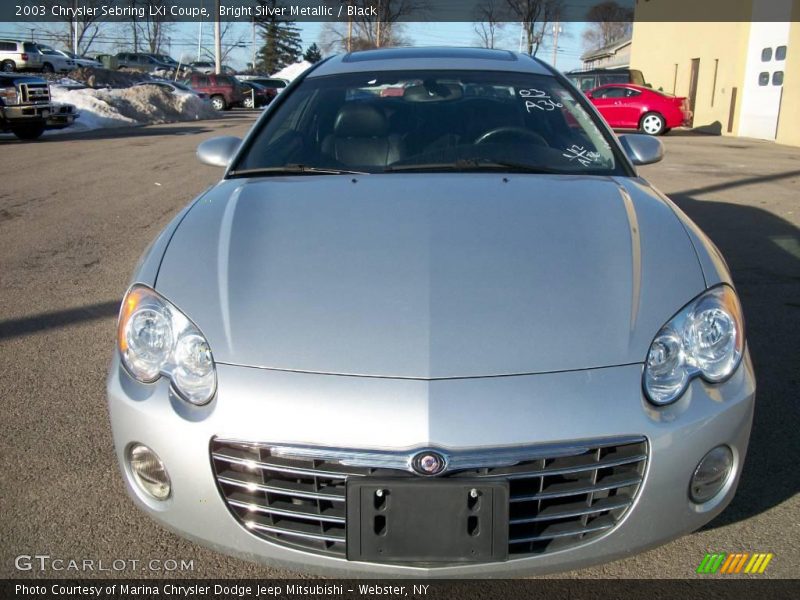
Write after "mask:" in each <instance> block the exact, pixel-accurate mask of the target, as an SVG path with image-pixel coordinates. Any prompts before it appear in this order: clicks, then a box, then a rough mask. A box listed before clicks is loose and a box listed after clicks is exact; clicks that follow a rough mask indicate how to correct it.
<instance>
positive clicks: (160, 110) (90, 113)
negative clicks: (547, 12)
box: [50, 85, 219, 131]
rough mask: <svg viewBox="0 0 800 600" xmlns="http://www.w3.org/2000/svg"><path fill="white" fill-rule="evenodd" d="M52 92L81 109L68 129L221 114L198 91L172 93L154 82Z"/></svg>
mask: <svg viewBox="0 0 800 600" xmlns="http://www.w3.org/2000/svg"><path fill="white" fill-rule="evenodd" d="M50 95H51V98H52V99H53V101H54V102H60V103H66V104H72V105H74V106H75V107H76V108H77V109H78V111H79V112H80V118H78V119H77V120H76V121H75V123H74V125H72V126H71V127H69V128H67V129H65V130H64V131H81V130H86V129H98V128H101V127H126V126H132V125H151V124H154V123H167V122H171V121H196V120H199V119H214V118H217V117H218V116H219V114H218V113H217V111H215V110H214V109H213V108H211V106H210V105H209V104H208V103H207V102H205V101H204V100H201V99H200V98H199V97H197V96H196V95H194V94H189V93H186V94H182V93H176V94H170V93H169V92H166V91H164V90H162V89H161V88H159V87H156V86H151V85H144V86H135V87H131V88H125V89H121V90H93V89H83V90H68V89H65V88H63V87H60V86H52V87H51V90H50Z"/></svg>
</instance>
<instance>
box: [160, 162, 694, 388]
mask: <svg viewBox="0 0 800 600" xmlns="http://www.w3.org/2000/svg"><path fill="white" fill-rule="evenodd" d="M156 287H157V289H158V290H159V291H160V292H161V293H162V294H164V295H165V296H166V297H167V298H168V299H170V300H171V301H172V302H174V303H175V304H176V305H177V306H178V307H179V308H181V309H182V310H183V311H184V312H185V313H186V314H187V315H188V316H189V317H190V318H191V319H193V320H194V321H195V323H196V324H197V325H198V326H199V327H200V329H201V330H202V331H203V332H204V333H205V335H206V337H207V338H208V340H209V342H210V344H211V348H212V351H213V354H214V357H215V360H216V361H217V362H221V363H229V364H236V365H247V366H254V367H264V368H274V369H286V370H298V371H309V372H320V373H337V374H352V375H366V376H383V377H408V378H422V379H435V378H450V377H475V376H491V375H509V374H522V373H545V372H553V371H565V370H575V369H589V368H595V367H604V366H612V365H622V364H631V363H640V362H643V361H644V359H645V356H646V354H647V349H648V347H649V345H650V342H651V341H652V339H653V336H654V335H655V333H656V332H657V331H658V329H659V328H660V327H661V326H662V325H663V324H664V323H665V322H666V321H667V320H668V319H669V318H670V317H671V316H672V315H673V314H674V313H675V312H676V311H677V310H678V309H679V308H681V306H682V305H683V304H685V303H686V302H687V301H689V300H690V299H692V298H693V297H694V296H695V295H697V294H698V293H700V292H701V291H702V290H703V288H704V280H703V275H702V272H701V269H700V265H699V263H698V260H697V257H696V255H695V253H694V249H693V247H692V245H691V242H690V241H689V238H688V236H687V234H686V232H685V230H684V229H683V226H682V225H681V223H680V222H679V220H678V219H677V217H676V216H675V214H674V213H673V212H672V209H671V208H670V207H669V206H667V204H666V203H664V202H663V201H662V200H660V199H659V198H658V197H657V196H656V195H655V194H654V193H653V192H652V191H651V190H650V189H649V188H648V187H646V185H645V184H644V183H643V182H638V181H637V180H632V179H627V178H606V177H589V176H563V175H562V176H550V175H506V176H503V175H498V174H494V173H492V174H485V173H480V174H457V175H456V174H453V175H451V174H434V175H431V174H422V175H420V174H396V175H368V176H364V177H357V178H353V177H351V176H305V177H285V178H284V177H277V178H276V177H271V178H265V179H231V180H226V181H223V182H221V183H220V184H218V185H217V186H216V187H214V188H212V189H211V190H210V191H209V192H208V193H207V194H205V195H204V196H203V197H202V198H201V199H200V200H199V201H198V202H197V203H196V204H195V206H194V207H193V208H192V209H191V210H190V211H189V212H188V213H187V215H186V217H185V218H184V220H183V221H182V223H181V225H180V226H179V227H178V229H177V231H176V232H175V234H174V236H173V238H172V240H171V242H170V244H169V246H168V248H167V251H166V253H165V256H164V258H163V261H162V265H161V268H160V271H159V274H158V278H157V284H156Z"/></svg>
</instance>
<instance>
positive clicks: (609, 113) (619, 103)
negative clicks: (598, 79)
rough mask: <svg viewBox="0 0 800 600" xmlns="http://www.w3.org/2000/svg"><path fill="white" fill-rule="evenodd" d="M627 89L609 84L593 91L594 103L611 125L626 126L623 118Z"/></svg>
mask: <svg viewBox="0 0 800 600" xmlns="http://www.w3.org/2000/svg"><path fill="white" fill-rule="evenodd" d="M624 98H625V89H624V88H621V87H619V86H613V85H612V86H608V87H603V88H600V89H598V90H595V91H594V92H593V93H592V103H593V104H594V105H595V106H596V107H597V110H598V111H600V114H601V115H603V118H604V119H605V120H606V122H607V123H608V124H609V125H611V127H625V125H624V120H623V100H624Z"/></svg>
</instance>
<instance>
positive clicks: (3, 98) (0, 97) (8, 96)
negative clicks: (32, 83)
mask: <svg viewBox="0 0 800 600" xmlns="http://www.w3.org/2000/svg"><path fill="white" fill-rule="evenodd" d="M18 100H19V98H18V97H17V88H16V87H14V86H10V87H0V106H2V105H3V104H7V105H9V106H12V105H14V104H18Z"/></svg>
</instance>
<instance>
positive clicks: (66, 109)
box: [0, 73, 78, 140]
mask: <svg viewBox="0 0 800 600" xmlns="http://www.w3.org/2000/svg"><path fill="white" fill-rule="evenodd" d="M76 118H78V113H77V111H76V110H75V107H74V106H72V105H71V104H55V103H53V102H51V100H50V86H49V85H48V83H47V81H45V80H44V79H42V78H40V77H31V76H29V75H15V74H11V73H8V74H6V73H0V132H9V131H10V132H11V133H13V134H14V135H16V136H17V137H18V138H20V139H21V140H35V139H37V138H38V137H39V136H41V135H42V133H44V131H45V130H46V129H62V128H64V127H69V126H70V125H71V124H72V123H73V122H74V121H75V119H76Z"/></svg>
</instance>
